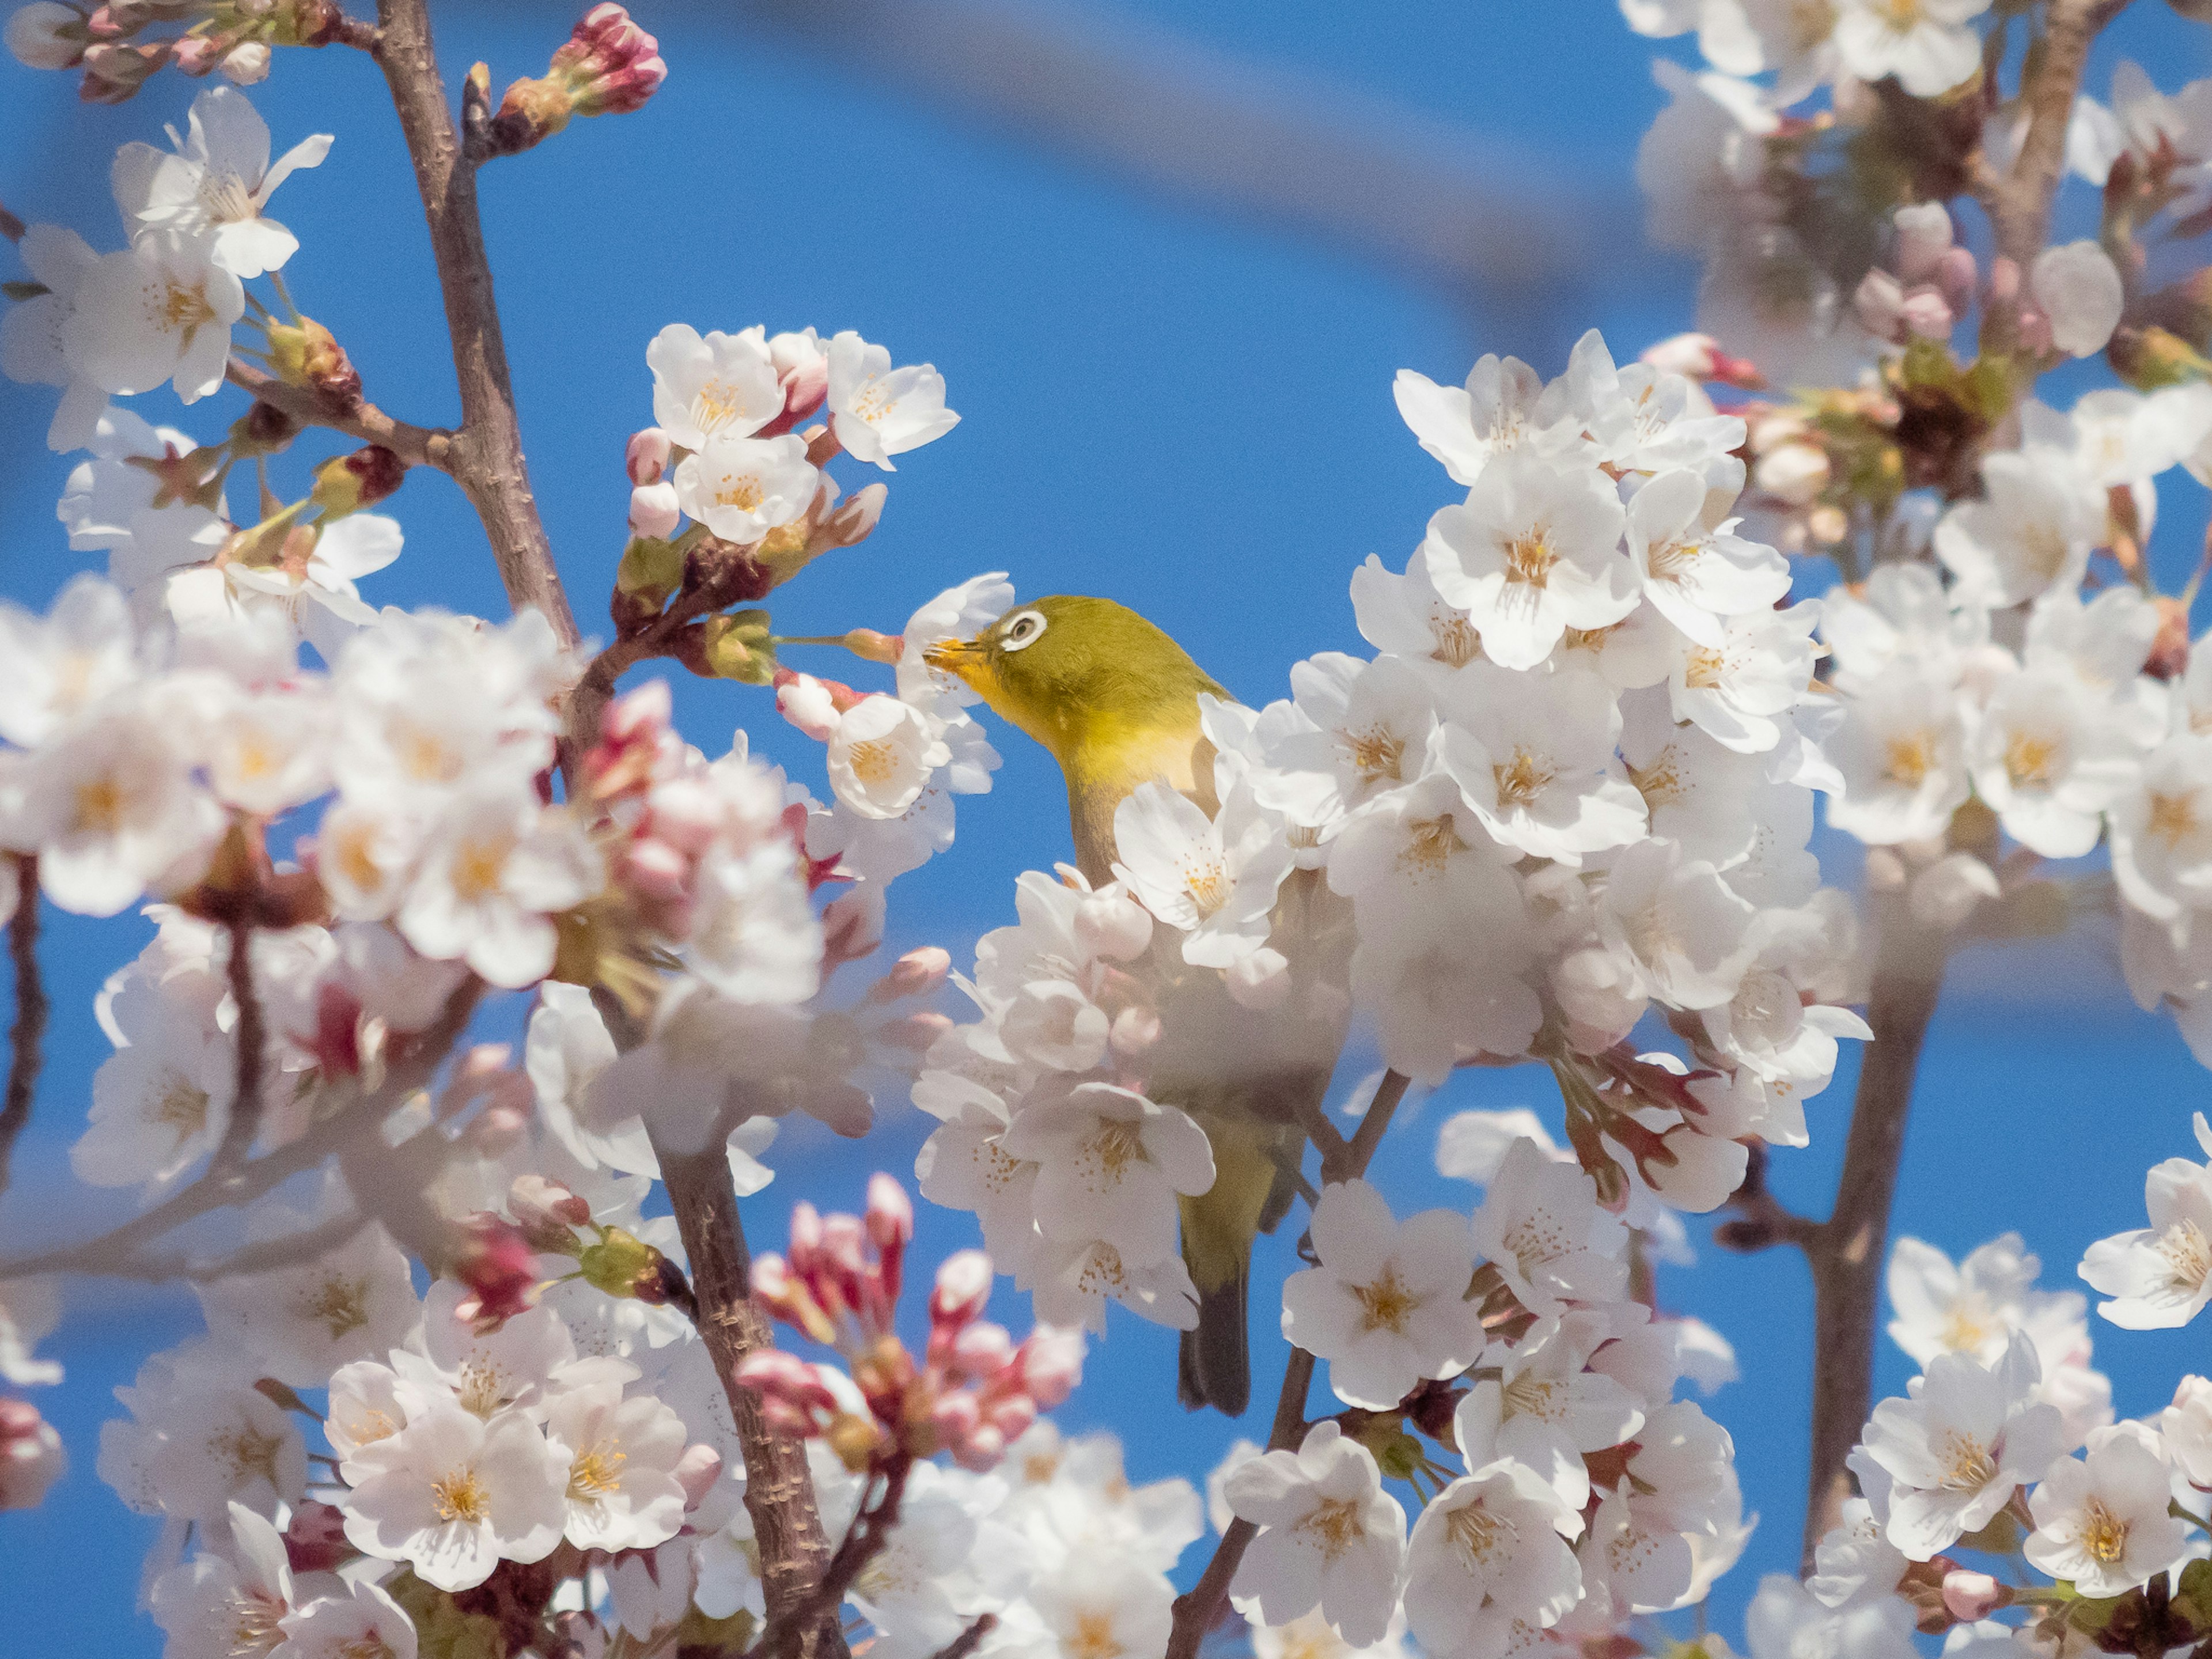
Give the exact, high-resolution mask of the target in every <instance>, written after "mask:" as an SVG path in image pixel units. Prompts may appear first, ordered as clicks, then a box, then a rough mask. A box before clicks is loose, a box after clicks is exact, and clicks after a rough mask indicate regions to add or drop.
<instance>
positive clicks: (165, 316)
mask: <svg viewBox="0 0 2212 1659" xmlns="http://www.w3.org/2000/svg"><path fill="white" fill-rule="evenodd" d="M73 301H74V308H73V309H72V310H71V312H70V318H69V320H68V322H67V323H66V324H64V325H63V330H62V343H63V347H64V350H65V351H66V352H67V354H68V358H69V362H70V366H71V368H72V370H73V371H74V372H75V373H76V374H79V375H82V377H83V378H84V379H85V380H89V381H90V382H91V383H92V384H93V385H94V386H98V387H99V388H100V390H101V391H103V392H125V393H131V392H151V391H152V390H153V389H154V388H155V386H159V385H161V382H162V381H164V380H167V381H169V382H171V383H172V384H173V386H175V387H176V391H177V395H178V396H179V398H183V399H184V400H185V402H186V403H188V404H190V403H197V402H198V401H199V399H201V398H204V397H206V396H207V395H208V394H209V393H210V392H213V391H214V390H215V389H216V387H218V386H221V385H222V377H223V369H224V365H225V364H226V363H227V362H228V359H229V356H230V331H231V327H232V325H234V324H235V323H236V322H237V321H238V319H240V317H241V316H243V315H244V314H245V313H246V289H245V288H244V287H243V286H242V285H241V284H240V282H239V280H238V278H237V276H235V275H234V274H233V273H232V272H230V271H228V270H224V269H223V268H222V266H221V265H218V264H216V263H215V262H214V260H213V258H211V256H210V253H209V252H208V250H207V249H206V248H205V247H204V246H201V245H200V244H199V243H197V242H194V241H191V240H188V239H186V238H184V237H182V236H179V235H177V234H174V233H173V232H161V233H157V234H153V235H150V236H148V237H146V238H145V239H144V240H141V241H138V242H137V243H134V244H133V245H132V246H130V247H127V248H125V249H124V250H123V251H122V252H118V253H108V254H103V255H102V256H101V257H100V260H99V263H97V264H94V265H93V266H92V267H91V269H89V270H87V271H85V272H84V274H83V275H82V277H81V278H80V279H79V280H78V282H77V284H76V290H75V293H74V295H73Z"/></svg>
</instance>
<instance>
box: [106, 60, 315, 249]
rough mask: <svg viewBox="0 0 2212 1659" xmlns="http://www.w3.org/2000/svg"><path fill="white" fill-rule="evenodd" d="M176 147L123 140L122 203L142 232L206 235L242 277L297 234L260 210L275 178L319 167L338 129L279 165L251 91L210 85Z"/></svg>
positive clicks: (199, 238)
mask: <svg viewBox="0 0 2212 1659" xmlns="http://www.w3.org/2000/svg"><path fill="white" fill-rule="evenodd" d="M169 142H170V143H171V144H172V145H173V146H174V148H175V154H173V155H171V154H169V153H167V152H166V151H163V150H160V149H155V148H154V147H153V146H152V145H151V144H125V145H124V146H123V148H122V149H120V150H118V151H117V152H116V156H115V202H116V205H117V206H118V208H120V209H121V210H123V221H124V223H125V225H127V226H128V227H130V228H131V233H132V234H133V235H134V236H143V235H145V234H149V233H150V234H156V235H159V234H174V235H178V236H181V237H184V238H185V239H187V240H191V241H195V242H198V243H201V244H203V245H204V246H205V247H206V248H207V250H208V257H209V258H210V259H211V260H212V261H213V262H214V263H215V264H216V265H217V266H219V267H220V268H221V269H222V270H227V271H229V272H230V273H231V274H232V275H233V276H260V275H261V274H262V273H263V272H264V271H269V270H276V269H278V268H279V267H280V266H282V265H283V263H284V262H285V261H286V260H287V259H289V258H291V257H292V255H293V254H294V253H295V252H298V250H299V246H300V242H299V239H298V238H297V237H295V236H294V235H293V234H292V233H291V232H290V231H289V230H287V229H285V228H284V227H283V226H282V225H280V224H278V223H277V222H276V221H275V220H273V219H267V218H264V217H263V216H262V210H263V209H264V208H266V207H267V206H268V205H269V198H270V196H271V195H273V194H274V193H275V191H276V186H277V185H281V184H283V182H284V180H285V179H289V177H291V175H292V174H293V173H296V172H297V171H299V170H300V169H301V167H319V166H321V165H322V161H323V158H324V157H325V155H329V154H330V149H331V135H330V134H328V133H318V134H317V135H315V136H314V137H312V138H303V139H301V141H300V142H299V143H296V144H295V145H293V146H292V148H291V149H289V150H287V151H285V152H284V154H283V155H282V156H281V157H279V158H278V160H277V161H276V164H275V165H274V166H273V167H272V166H271V165H270V161H269V126H268V123H266V122H265V121H264V120H263V119H262V118H261V117H260V114H259V113H258V112H257V111H256V110H255V109H254V107H253V106H252V104H251V103H250V102H248V101H247V100H246V94H244V93H242V92H239V91H237V90H235V89H234V88H230V87H210V88H208V89H207V90H206V91H204V92H203V93H201V94H199V95H198V96H197V97H196V98H194V99H193V100H192V107H191V115H190V116H189V118H187V123H186V130H185V132H184V133H182V134H179V132H178V131H177V130H176V129H175V128H174V127H172V128H170V129H169Z"/></svg>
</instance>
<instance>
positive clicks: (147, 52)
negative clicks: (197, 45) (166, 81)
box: [77, 40, 169, 104]
mask: <svg viewBox="0 0 2212 1659" xmlns="http://www.w3.org/2000/svg"><path fill="white" fill-rule="evenodd" d="M168 61H169V46H168V43H167V42H166V41H156V42H155V43H153V44H150V45H148V46H133V45H131V43H130V42H129V41H127V40H103V41H101V42H100V43H99V44H98V45H96V46H88V47H87V48H86V49H85V53H84V57H83V58H82V63H83V64H84V79H83V81H82V82H80V83H79V85H78V87H77V94H78V96H79V97H81V98H82V99H83V100H84V101H85V102H86V103H88V104H119V103H122V102H123V101H125V100H126V99H128V98H130V97H131V96H132V95H133V94H135V93H137V90H138V88H141V87H143V86H144V85H145V84H146V82H147V81H148V80H149V78H150V77H151V76H153V74H154V72H155V70H158V69H160V68H161V66H162V65H163V64H166V63H167V62H168Z"/></svg>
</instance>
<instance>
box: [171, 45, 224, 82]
mask: <svg viewBox="0 0 2212 1659" xmlns="http://www.w3.org/2000/svg"><path fill="white" fill-rule="evenodd" d="M223 56H224V47H223V44H222V41H220V40H215V39H213V38H211V37H210V36H208V35H204V34H187V35H185V36H184V37H183V38H182V39H181V40H179V41H178V42H177V44H176V47H175V49H174V50H173V52H171V53H170V60H171V62H173V64H175V65H176V67H177V68H178V70H180V71H181V72H182V73H184V74H185V75H187V76H191V78H192V79H193V80H195V81H197V80H198V79H199V78H200V77H201V76H204V75H212V74H213V73H214V72H215V71H216V70H217V69H218V68H220V67H221V66H222V60H223Z"/></svg>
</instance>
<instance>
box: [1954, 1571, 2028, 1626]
mask: <svg viewBox="0 0 2212 1659" xmlns="http://www.w3.org/2000/svg"><path fill="white" fill-rule="evenodd" d="M2011 1604H2012V1591H2011V1589H2009V1588H2008V1587H2007V1586H2005V1585H2003V1584H2001V1583H1998V1582H1997V1581H1996V1579H1994V1578H1992V1577H1990V1575H1989V1574H1987V1573H1985V1572H1967V1571H1964V1570H1963V1569H1962V1570H1960V1571H1953V1572H1947V1573H1945V1574H1944V1575H1943V1606H1944V1608H1945V1610H1946V1611H1947V1612H1948V1613H1950V1615H1951V1616H1952V1617H1953V1618H1954V1619H1956V1620H1959V1621H1960V1623H1961V1624H1967V1625H1971V1624H1972V1623H1973V1622H1974V1621H1975V1620H1980V1619H1986V1618H1988V1617H1989V1616H1990V1614H1991V1613H1995V1612H1996V1610H1997V1609H1998V1608H1999V1607H2009V1606H2010V1605H2011Z"/></svg>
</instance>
